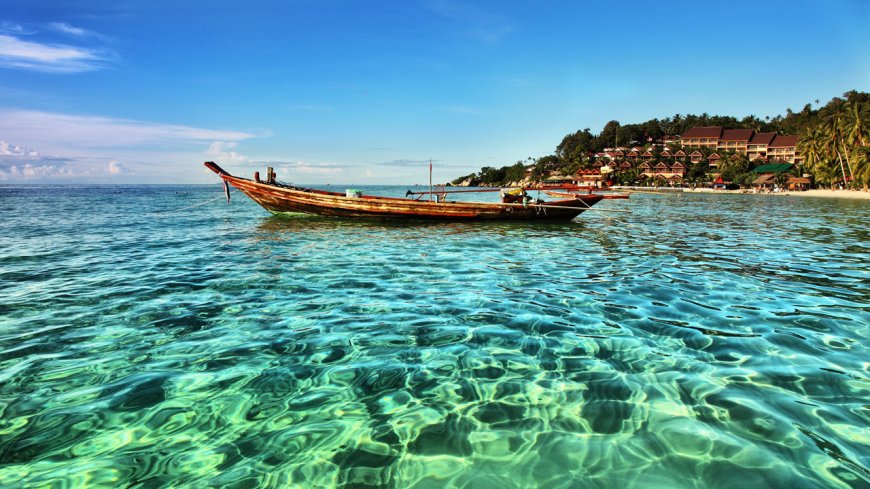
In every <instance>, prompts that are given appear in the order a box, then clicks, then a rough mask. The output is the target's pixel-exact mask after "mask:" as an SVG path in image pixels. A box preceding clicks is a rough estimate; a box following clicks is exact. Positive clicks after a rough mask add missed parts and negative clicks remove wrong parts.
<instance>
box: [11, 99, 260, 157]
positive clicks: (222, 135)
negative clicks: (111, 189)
mask: <svg viewBox="0 0 870 489" xmlns="http://www.w3.org/2000/svg"><path fill="white" fill-rule="evenodd" d="M0 134H3V136H4V137H6V138H9V139H10V140H15V141H24V142H26V143H27V144H37V143H38V144H40V145H42V146H43V147H45V146H48V145H51V146H54V147H57V148H61V149H63V150H64V151H66V150H69V149H72V148H75V149H94V148H129V147H133V146H142V145H154V144H156V145H160V146H161V147H166V146H168V145H191V144H193V143H202V142H204V141H239V140H243V139H248V138H252V137H255V136H256V135H255V134H253V133H248V132H241V131H221V130H214V129H203V128H199V127H192V126H184V125H178V124H161V123H157V122H147V121H137V120H130V119H113V118H109V117H100V116H86V115H69V114H54V113H48V112H36V111H29V110H11V109H8V110H3V109H0Z"/></svg>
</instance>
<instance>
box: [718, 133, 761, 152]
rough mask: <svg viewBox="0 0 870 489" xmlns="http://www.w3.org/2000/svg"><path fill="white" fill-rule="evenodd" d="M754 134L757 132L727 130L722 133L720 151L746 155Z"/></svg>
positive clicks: (719, 144)
mask: <svg viewBox="0 0 870 489" xmlns="http://www.w3.org/2000/svg"><path fill="white" fill-rule="evenodd" d="M754 133H755V131H753V130H752V129H725V130H724V131H722V137H720V138H719V143H718V148H719V151H734V152H735V153H743V154H745V153H746V148H747V146H749V140H750V139H751V138H752V135H753V134H754Z"/></svg>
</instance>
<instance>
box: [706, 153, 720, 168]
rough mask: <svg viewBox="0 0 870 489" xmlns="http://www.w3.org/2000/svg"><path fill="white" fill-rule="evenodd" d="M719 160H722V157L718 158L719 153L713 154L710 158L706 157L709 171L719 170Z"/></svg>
mask: <svg viewBox="0 0 870 489" xmlns="http://www.w3.org/2000/svg"><path fill="white" fill-rule="evenodd" d="M721 159H722V157H721V156H719V153H713V154H711V155H710V156H708V157H707V162H708V163H709V165H710V169H716V168H719V160H721Z"/></svg>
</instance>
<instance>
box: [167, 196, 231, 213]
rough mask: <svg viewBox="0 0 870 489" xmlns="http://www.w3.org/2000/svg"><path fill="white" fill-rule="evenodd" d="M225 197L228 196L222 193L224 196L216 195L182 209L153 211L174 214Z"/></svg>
mask: <svg viewBox="0 0 870 489" xmlns="http://www.w3.org/2000/svg"><path fill="white" fill-rule="evenodd" d="M225 198H226V197H224V196H223V195H222V196H220V197H215V198H213V199H208V200H206V201H205V202H200V203H198V204H193V205H189V206H187V207H182V208H181V209H171V210H168V211H157V212H152V214H174V213H176V212H181V211H186V210H188V209H193V208H194V207H199V206H202V205H206V204H210V203H212V202H214V201H216V200H223V199H225Z"/></svg>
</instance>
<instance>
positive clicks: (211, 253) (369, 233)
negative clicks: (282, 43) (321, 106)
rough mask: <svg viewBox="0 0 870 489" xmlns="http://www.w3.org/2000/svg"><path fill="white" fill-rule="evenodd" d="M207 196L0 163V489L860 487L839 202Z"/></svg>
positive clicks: (853, 306) (857, 393) (864, 374)
mask: <svg viewBox="0 0 870 489" xmlns="http://www.w3.org/2000/svg"><path fill="white" fill-rule="evenodd" d="M381 190H389V191H391V192H393V193H394V194H402V193H404V190H405V188H404V187H402V188H392V189H381ZM221 195H222V189H221V187H219V186H216V185H209V186H127V187H116V186H103V187H100V186H85V187H14V186H5V187H0V486H2V487H58V488H60V487H196V488H198V487H238V488H242V487H330V486H342V487H397V488H405V487H413V488H439V487H464V488H490V487H491V488H512V487H547V488H587V487H588V488H655V487H661V488H732V487H733V488H747V487H788V488H790V489H797V488H821V487H840V488H866V487H868V485H870V469H868V466H870V428H868V426H870V355H868V346H870V272H868V263H870V232H868V228H867V225H868V223H870V205H868V203H867V201H863V202H861V201H845V200H843V201H841V200H825V199H810V198H795V197H783V196H751V195H640V194H635V195H633V196H632V198H631V200H629V201H618V200H617V201H605V202H603V203H602V204H600V205H599V206H597V207H596V208H600V209H629V210H631V211H632V213H631V214H605V213H594V212H587V213H584V214H583V215H581V216H580V217H579V218H577V219H576V220H575V221H573V222H570V223H563V224H528V223H526V224H502V223H483V224H455V223H453V224H433V223H378V222H358V221H349V220H334V219H324V218H279V217H271V216H269V215H268V213H266V212H265V211H263V210H262V209H260V208H259V207H257V206H256V205H255V204H253V203H252V202H250V201H249V200H247V199H246V198H245V197H244V196H243V195H242V194H240V193H238V192H236V193H234V194H233V201H232V203H231V204H230V205H227V204H226V203H225V202H223V201H221V200H216V201H213V202H208V203H207V204H205V205H198V204H201V203H204V202H206V201H208V200H209V199H215V198H218V199H219V198H220V197H221ZM191 206H194V207H191ZM185 207H189V208H187V209H183V208H185Z"/></svg>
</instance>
